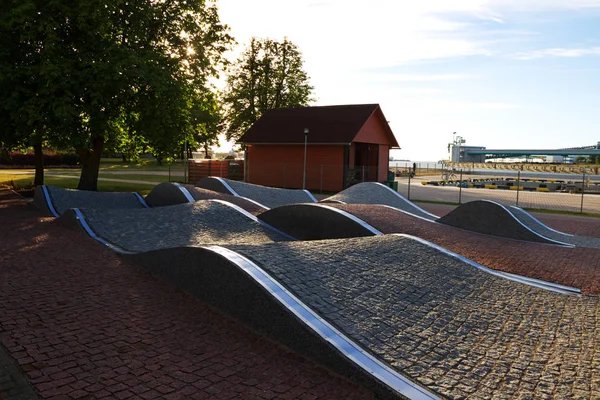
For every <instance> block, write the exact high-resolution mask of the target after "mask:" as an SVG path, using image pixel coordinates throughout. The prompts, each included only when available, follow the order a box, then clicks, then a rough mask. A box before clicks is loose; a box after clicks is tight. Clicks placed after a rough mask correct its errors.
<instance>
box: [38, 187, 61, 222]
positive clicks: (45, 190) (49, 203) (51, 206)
mask: <svg viewBox="0 0 600 400" xmlns="http://www.w3.org/2000/svg"><path fill="white" fill-rule="evenodd" d="M42 192H43V193H44V199H46V205H47V206H48V210H50V213H51V214H52V215H54V216H55V217H60V214H59V213H58V212H56V209H55V208H54V204H53V203H52V199H51V198H50V193H49V192H48V188H47V187H46V185H42Z"/></svg>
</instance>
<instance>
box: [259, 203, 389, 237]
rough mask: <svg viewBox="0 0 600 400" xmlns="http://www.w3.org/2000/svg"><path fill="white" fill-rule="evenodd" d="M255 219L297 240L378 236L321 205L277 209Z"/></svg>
mask: <svg viewBox="0 0 600 400" xmlns="http://www.w3.org/2000/svg"><path fill="white" fill-rule="evenodd" d="M258 218H259V219H261V220H263V221H265V222H266V223H268V224H269V225H271V226H273V227H275V228H277V229H279V230H280V231H282V232H285V233H287V234H288V235H290V236H293V237H295V238H296V239H298V240H319V239H341V238H351V237H362V236H373V235H377V234H380V233H381V232H379V231H377V230H376V229H375V228H373V227H372V226H370V225H368V224H367V223H366V222H364V221H362V220H360V219H359V218H357V217H355V216H353V215H352V214H348V213H346V212H344V211H342V210H338V209H336V208H333V207H329V206H327V205H323V204H292V205H288V206H281V207H277V208H272V209H271V210H269V211H265V212H263V213H261V214H260V215H258Z"/></svg>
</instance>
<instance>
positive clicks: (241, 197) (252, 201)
mask: <svg viewBox="0 0 600 400" xmlns="http://www.w3.org/2000/svg"><path fill="white" fill-rule="evenodd" d="M236 197H239V198H240V199H244V200H248V201H249V202H250V203H254V204H255V205H257V206H259V207H260V208H264V209H265V210H270V208H269V207H267V206H265V205H264V204H262V203H259V202H258V201H256V200H252V199H251V198H249V197H244V196H236Z"/></svg>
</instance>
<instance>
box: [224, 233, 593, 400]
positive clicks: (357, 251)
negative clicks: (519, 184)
mask: <svg viewBox="0 0 600 400" xmlns="http://www.w3.org/2000/svg"><path fill="white" fill-rule="evenodd" d="M227 247H228V248H230V249H232V250H235V251H238V252H240V253H242V254H244V255H246V256H247V257H249V258H250V259H252V260H254V261H255V262H257V263H258V264H259V265H260V266H261V267H262V268H264V269H265V270H267V271H268V272H269V273H271V274H272V275H273V276H274V277H275V278H276V279H277V280H279V281H280V282H282V283H283V284H284V285H285V286H286V287H288V288H289V289H290V290H291V291H293V292H294V293H295V294H296V295H297V296H298V297H299V298H300V299H301V300H302V301H303V302H305V303H306V304H307V305H308V306H310V307H311V308H312V309H314V310H315V311H317V312H318V313H319V314H320V315H322V316H323V317H325V318H326V319H327V320H329V321H330V322H332V323H333V324H335V325H336V326H337V327H338V328H340V329H341V330H342V331H343V332H345V333H346V334H348V335H349V336H350V337H352V338H353V339H354V340H356V341H358V342H359V343H361V344H362V345H363V346H364V347H365V348H367V349H368V350H369V351H371V352H372V353H374V354H375V355H377V356H378V357H379V358H380V359H383V360H385V361H386V362H387V363H388V364H389V365H391V366H392V367H394V368H396V369H397V370H398V371H400V372H401V373H402V374H404V375H405V376H408V377H410V378H411V379H413V380H414V381H416V382H418V383H419V384H421V385H425V386H427V387H428V388H429V389H431V390H434V391H436V392H437V393H439V394H440V395H442V396H444V397H448V398H452V399H461V398H466V397H468V398H472V399H491V398H503V399H504V398H507V399H508V398H540V399H559V398H560V399H563V398H578V399H579V398H585V399H595V398H600V353H599V350H600V343H599V340H598V338H599V337H600V326H599V324H600V321H599V317H598V315H599V312H600V307H599V306H600V302H599V298H598V297H595V296H582V297H575V296H567V295H561V294H556V293H552V292H547V291H544V290H542V289H537V288H533V287H530V286H526V285H523V284H519V283H515V282H512V281H508V280H504V279H502V278H497V277H494V276H492V275H489V274H487V273H485V272H482V271H479V270H476V269H475V268H473V267H471V266H469V265H466V264H465V263H463V262H461V261H459V260H457V259H454V258H452V257H449V256H447V255H445V254H443V253H440V252H438V251H436V250H433V249H431V248H429V247H427V246H425V245H423V244H421V243H418V242H416V241H414V240H412V239H407V238H403V237H399V236H390V235H386V236H378V237H370V238H357V239H343V240H324V241H312V242H287V243H276V244H267V245H263V246H233V245H232V246H227ZM366 260H368V262H366Z"/></svg>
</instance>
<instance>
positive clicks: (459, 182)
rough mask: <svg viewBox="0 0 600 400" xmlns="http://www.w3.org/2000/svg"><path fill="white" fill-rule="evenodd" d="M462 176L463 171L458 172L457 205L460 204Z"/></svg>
mask: <svg viewBox="0 0 600 400" xmlns="http://www.w3.org/2000/svg"><path fill="white" fill-rule="evenodd" d="M462 174H463V170H462V168H461V170H460V180H459V181H458V204H462Z"/></svg>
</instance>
